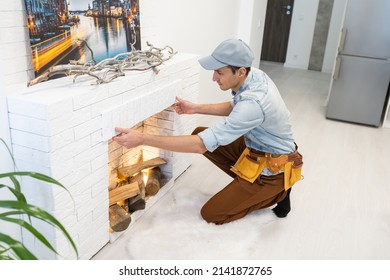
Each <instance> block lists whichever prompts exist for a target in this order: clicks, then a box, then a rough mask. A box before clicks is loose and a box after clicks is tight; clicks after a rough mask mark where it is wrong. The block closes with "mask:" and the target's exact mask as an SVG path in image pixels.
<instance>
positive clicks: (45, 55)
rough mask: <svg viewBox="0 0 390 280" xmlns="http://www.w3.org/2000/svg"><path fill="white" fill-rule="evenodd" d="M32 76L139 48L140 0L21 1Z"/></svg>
mask: <svg viewBox="0 0 390 280" xmlns="http://www.w3.org/2000/svg"><path fill="white" fill-rule="evenodd" d="M24 1H25V5H26V7H25V8H26V17H27V28H28V32H29V37H30V45H31V51H32V59H33V64H34V72H35V75H36V76H38V75H41V74H43V73H45V72H46V71H47V70H48V69H49V68H50V67H52V66H55V65H58V64H68V63H69V61H71V60H73V61H78V62H80V63H85V62H93V59H94V60H95V63H96V62H99V61H101V60H103V59H105V58H109V57H114V56H115V55H117V54H119V53H124V52H129V51H131V50H132V48H135V49H137V50H140V49H141V39H140V33H141V30H140V10H139V0H24Z"/></svg>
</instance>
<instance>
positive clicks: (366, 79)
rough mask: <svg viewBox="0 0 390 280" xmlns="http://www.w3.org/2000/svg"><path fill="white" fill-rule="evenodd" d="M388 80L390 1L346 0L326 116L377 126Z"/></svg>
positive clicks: (387, 91)
mask: <svg viewBox="0 0 390 280" xmlns="http://www.w3.org/2000/svg"><path fill="white" fill-rule="evenodd" d="M389 82H390V1H389V0H370V1H367V0H349V1H348V3H347V8H346V13H345V19H344V24H343V28H342V32H341V39H340V45H339V54H338V56H337V59H336V63H335V67H334V72H333V80H332V83H331V88H330V93H329V100H328V106H327V112H326V117H327V118H329V119H336V120H342V121H347V122H353V123H359V124H365V125H370V126H376V127H378V126H380V125H381V122H382V118H383V115H384V110H385V108H386V107H385V106H386V102H387V100H388V94H389Z"/></svg>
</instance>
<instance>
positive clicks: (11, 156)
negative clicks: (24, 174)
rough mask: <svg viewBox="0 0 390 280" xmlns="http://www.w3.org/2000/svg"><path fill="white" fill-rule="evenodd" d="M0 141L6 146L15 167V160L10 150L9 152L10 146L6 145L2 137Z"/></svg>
mask: <svg viewBox="0 0 390 280" xmlns="http://www.w3.org/2000/svg"><path fill="white" fill-rule="evenodd" d="M0 141H1V142H3V144H4V146H5V147H6V148H7V150H8V153H9V155H10V157H11V159H12V162H13V163H14V167H16V162H15V159H14V156H13V155H12V152H11V150H10V148H9V147H8V145H7V143H5V141H4V140H3V138H0Z"/></svg>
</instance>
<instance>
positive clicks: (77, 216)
mask: <svg viewBox="0 0 390 280" xmlns="http://www.w3.org/2000/svg"><path fill="white" fill-rule="evenodd" d="M197 58H198V57H197V56H196V55H192V54H182V53H179V54H176V55H175V56H174V57H173V58H172V59H170V60H169V61H166V62H165V63H164V64H163V65H161V66H159V67H158V69H159V70H160V71H159V73H158V74H155V73H154V72H153V71H151V70H150V71H145V72H127V73H126V75H125V76H123V77H119V78H117V79H115V80H113V81H112V82H110V83H108V84H100V85H93V83H94V78H92V77H89V76H80V77H77V78H76V79H75V81H74V82H73V78H74V77H73V76H72V77H64V78H60V79H55V80H50V81H47V82H43V83H40V84H37V85H34V86H32V87H30V88H25V89H24V90H22V91H21V92H20V93H17V94H14V95H10V96H8V98H7V103H8V112H9V122H10V128H11V141H12V150H13V153H14V157H15V160H16V165H17V167H18V170H20V171H22V170H28V171H36V172H41V173H44V174H47V175H49V176H52V177H53V178H55V179H57V180H59V181H60V182H61V183H62V184H64V185H65V187H66V188H67V189H68V190H69V192H70V194H71V195H70V194H69V193H68V192H66V191H64V190H62V189H61V188H58V187H56V186H53V185H48V184H44V183H41V182H38V181H34V180H32V179H25V178H24V179H23V181H22V185H23V192H24V193H25V195H26V198H27V200H28V201H29V202H30V203H31V204H35V205H37V206H40V207H42V208H44V209H45V210H47V211H49V212H50V213H51V214H53V215H54V216H55V217H56V218H57V219H59V220H60V222H61V223H63V225H64V226H65V227H66V229H67V230H68V231H69V232H70V234H71V236H72V237H73V238H74V240H75V241H76V244H77V247H78V250H79V258H80V259H90V258H91V257H92V256H93V255H94V254H95V253H96V252H98V251H99V250H100V249H101V248H102V247H103V246H104V245H105V244H106V243H107V242H109V241H110V233H109V222H108V188H107V186H108V172H107V163H108V140H109V139H110V138H111V137H112V136H114V135H115V127H131V126H133V125H135V124H136V123H138V122H139V121H142V120H143V119H145V118H147V117H149V116H152V115H154V114H156V113H158V112H161V111H163V110H165V109H167V108H168V107H169V106H170V105H171V104H172V103H174V101H175V96H177V95H178V96H181V97H183V98H185V99H188V100H192V101H196V100H197V98H198V94H199V64H198V62H197ZM173 115H174V128H173V134H174V135H178V134H189V133H191V131H192V130H193V128H194V127H195V124H196V118H195V117H194V116H185V115H181V116H178V115H176V114H173ZM171 164H172V176H173V177H172V184H173V181H174V179H175V178H177V177H178V176H179V175H180V174H181V173H182V172H183V171H184V170H185V169H187V168H188V167H189V165H190V164H191V158H190V157H188V155H183V154H178V153H173V156H172V159H171ZM45 185H47V186H45ZM167 189H168V188H167ZM35 222H36V223H37V227H38V228H39V229H40V231H41V232H42V233H43V234H44V235H45V236H48V237H49V241H51V242H52V244H54V247H55V248H56V250H57V251H58V252H59V253H60V255H61V258H65V259H74V258H75V255H74V252H72V249H71V248H70V246H69V244H68V243H67V242H66V240H65V238H64V237H63V236H62V235H61V234H60V232H58V231H57V230H56V229H54V228H52V227H50V226H47V225H45V224H42V223H40V222H39V221H35ZM23 241H24V244H26V245H27V246H28V247H29V248H31V249H32V250H33V252H34V253H35V254H36V255H37V256H38V257H39V258H40V259H57V258H59V256H57V255H54V254H53V253H52V252H50V251H48V250H47V249H46V248H45V246H43V245H42V244H40V242H39V241H37V240H34V238H33V237H32V236H31V235H30V234H29V233H28V232H26V231H24V232H23Z"/></svg>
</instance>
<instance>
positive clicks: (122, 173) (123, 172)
mask: <svg viewBox="0 0 390 280" xmlns="http://www.w3.org/2000/svg"><path fill="white" fill-rule="evenodd" d="M166 163H167V162H166V161H165V160H163V159H162V158H160V157H157V158H153V159H150V160H147V161H143V162H140V163H136V164H132V165H130V166H126V167H121V168H118V178H125V177H131V176H133V175H134V174H137V173H138V172H140V171H141V170H143V169H147V168H151V167H156V166H160V165H163V164H166Z"/></svg>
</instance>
